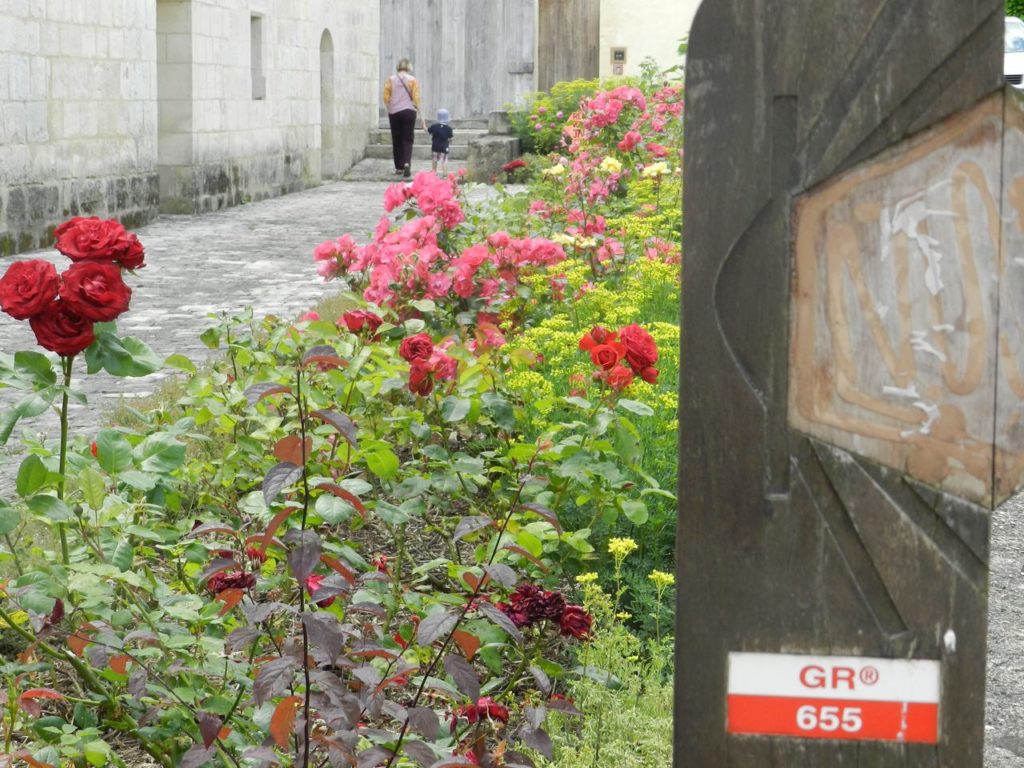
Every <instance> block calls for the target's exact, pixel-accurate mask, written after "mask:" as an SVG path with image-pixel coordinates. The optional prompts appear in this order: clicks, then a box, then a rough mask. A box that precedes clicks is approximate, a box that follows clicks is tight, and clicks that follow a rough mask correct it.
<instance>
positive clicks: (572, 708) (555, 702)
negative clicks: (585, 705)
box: [548, 697, 583, 717]
mask: <svg viewBox="0 0 1024 768" xmlns="http://www.w3.org/2000/svg"><path fill="white" fill-rule="evenodd" d="M548 709H553V710H554V711H555V712H561V713H562V714H563V715H573V716H574V717H583V713H582V712H580V711H579V710H578V709H576V705H575V704H573V703H572V702H571V701H569V699H565V698H559V697H552V698H550V699H548Z"/></svg>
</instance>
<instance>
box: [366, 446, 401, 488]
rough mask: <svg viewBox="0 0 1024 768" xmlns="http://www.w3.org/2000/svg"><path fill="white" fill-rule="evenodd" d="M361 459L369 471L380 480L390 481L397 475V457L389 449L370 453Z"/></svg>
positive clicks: (380, 449)
mask: <svg viewBox="0 0 1024 768" xmlns="http://www.w3.org/2000/svg"><path fill="white" fill-rule="evenodd" d="M363 458H364V459H366V466H367V467H368V468H369V470H370V471H371V472H373V474H375V475H376V476H377V477H379V478H380V479H381V480H390V479H391V478H392V477H394V476H395V475H396V474H397V473H398V467H399V462H398V457H397V456H395V454H394V452H393V451H391V450H390V449H389V448H379V449H378V450H376V451H370V452H369V453H367V454H366V455H365V456H364V457H363Z"/></svg>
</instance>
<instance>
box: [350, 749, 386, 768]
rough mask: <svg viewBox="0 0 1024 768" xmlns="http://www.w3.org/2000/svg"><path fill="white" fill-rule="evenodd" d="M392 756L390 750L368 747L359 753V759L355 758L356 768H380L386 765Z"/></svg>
mask: <svg viewBox="0 0 1024 768" xmlns="http://www.w3.org/2000/svg"><path fill="white" fill-rule="evenodd" d="M394 754H395V753H394V752H392V751H391V750H390V749H385V748H384V747H370V748H369V749H366V750H363V751H362V752H360V753H359V757H358V758H356V768H380V767H381V766H383V765H387V764H388V762H389V761H390V760H391V758H392V757H393V756H394Z"/></svg>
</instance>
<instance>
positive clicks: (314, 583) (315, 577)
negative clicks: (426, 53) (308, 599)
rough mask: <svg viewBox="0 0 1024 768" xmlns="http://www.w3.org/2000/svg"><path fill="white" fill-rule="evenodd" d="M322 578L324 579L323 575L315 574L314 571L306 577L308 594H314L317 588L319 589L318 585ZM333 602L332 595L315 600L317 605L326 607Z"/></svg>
mask: <svg viewBox="0 0 1024 768" xmlns="http://www.w3.org/2000/svg"><path fill="white" fill-rule="evenodd" d="M323 580H324V577H323V576H321V575H319V574H316V573H314V574H311V575H310V576H309V577H308V578H307V579H306V591H308V592H309V594H310V596H314V595H315V594H316V592H317V590H318V589H320V585H321V583H322V582H323ZM333 602H334V597H328V598H325V599H323V600H319V601H317V605H319V606H320V607H321V608H327V607H329V606H330V605H331V603H333Z"/></svg>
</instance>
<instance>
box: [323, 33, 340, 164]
mask: <svg viewBox="0 0 1024 768" xmlns="http://www.w3.org/2000/svg"><path fill="white" fill-rule="evenodd" d="M334 126H335V115H334V40H332V39H331V32H330V30H328V29H325V30H324V33H323V35H321V36H320V176H321V177H322V178H325V179H329V178H333V177H334V176H336V175H337V173H338V158H337V150H336V148H335V141H334V132H335V128H334Z"/></svg>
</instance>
